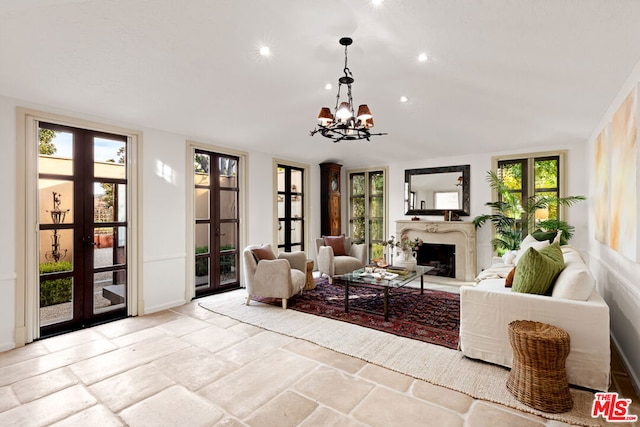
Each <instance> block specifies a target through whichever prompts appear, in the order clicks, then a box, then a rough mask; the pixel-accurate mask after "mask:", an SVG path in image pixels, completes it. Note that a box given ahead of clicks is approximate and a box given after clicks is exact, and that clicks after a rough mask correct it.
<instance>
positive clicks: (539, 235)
mask: <svg viewBox="0 0 640 427" xmlns="http://www.w3.org/2000/svg"><path fill="white" fill-rule="evenodd" d="M557 235H558V231H543V230H540V229H537V230H536V231H534V232H533V233H531V236H533V238H534V239H536V240H537V241H539V242H542V241H544V240H548V241H549V243H553V239H555V238H556V236H557Z"/></svg>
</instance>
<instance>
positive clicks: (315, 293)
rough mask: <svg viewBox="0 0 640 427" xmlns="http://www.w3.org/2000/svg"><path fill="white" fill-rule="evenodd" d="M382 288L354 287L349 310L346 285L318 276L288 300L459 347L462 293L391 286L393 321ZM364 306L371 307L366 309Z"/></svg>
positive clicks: (308, 310)
mask: <svg viewBox="0 0 640 427" xmlns="http://www.w3.org/2000/svg"><path fill="white" fill-rule="evenodd" d="M259 300H260V301H261V302H264V303H267V304H274V305H281V302H280V300H279V299H273V298H261V299H259ZM383 301H384V299H383V296H382V289H372V288H364V287H351V288H350V289H349V308H350V310H349V312H348V313H345V311H344V287H343V286H339V285H336V284H329V281H328V280H327V279H326V278H321V279H316V288H315V289H311V290H305V291H304V292H303V293H302V295H295V296H293V297H292V298H290V299H289V301H288V308H291V309H293V310H297V311H302V312H304V313H309V314H315V315H317V316H324V317H329V318H331V319H336V320H341V321H343V322H348V323H354V324H356V325H360V326H365V327H367V328H373V329H378V330H380V331H385V332H388V333H391V334H395V335H400V336H403V337H407V338H412V339H416V340H420V341H425V342H428V343H431V344H437V345H441V346H444V347H448V348H453V349H456V348H458V335H459V330H460V295H459V294H456V293H450V292H443V291H436V290H429V289H425V291H424V294H420V290H419V289H412V288H393V289H390V290H389V321H388V322H387V321H385V320H384V316H383V313H384V307H383ZM362 310H367V311H368V312H364V311H362Z"/></svg>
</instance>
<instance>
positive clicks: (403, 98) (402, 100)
mask: <svg viewBox="0 0 640 427" xmlns="http://www.w3.org/2000/svg"><path fill="white" fill-rule="evenodd" d="M407 101H409V98H407V97H406V96H404V95H403V96H401V97H400V102H407Z"/></svg>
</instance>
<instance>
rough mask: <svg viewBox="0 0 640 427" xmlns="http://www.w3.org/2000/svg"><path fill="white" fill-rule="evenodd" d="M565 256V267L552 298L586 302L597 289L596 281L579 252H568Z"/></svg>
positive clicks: (557, 280) (555, 285) (556, 283)
mask: <svg viewBox="0 0 640 427" xmlns="http://www.w3.org/2000/svg"><path fill="white" fill-rule="evenodd" d="M563 256H564V263H565V267H564V270H562V272H561V273H560V275H559V276H558V278H557V279H556V282H555V284H554V285H553V291H552V292H551V297H552V298H564V299H571V300H576V301H586V300H587V299H589V296H590V295H591V292H593V290H594V289H595V287H596V281H595V279H594V278H593V276H592V275H591V272H590V271H589V269H588V268H587V266H586V264H585V263H584V262H583V261H582V257H581V256H580V253H579V252H576V251H566V252H565V253H564V255H563Z"/></svg>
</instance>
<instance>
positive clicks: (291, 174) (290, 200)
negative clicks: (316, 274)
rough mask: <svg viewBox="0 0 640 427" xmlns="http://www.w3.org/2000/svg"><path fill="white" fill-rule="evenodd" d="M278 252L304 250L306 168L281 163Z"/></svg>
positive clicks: (279, 175)
mask: <svg viewBox="0 0 640 427" xmlns="http://www.w3.org/2000/svg"><path fill="white" fill-rule="evenodd" d="M277 168H278V170H277V173H278V194H277V205H278V252H294V251H304V250H305V247H304V241H305V235H304V230H305V212H304V197H305V194H304V168H301V167H295V166H289V165H284V164H279V165H278V166H277Z"/></svg>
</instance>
